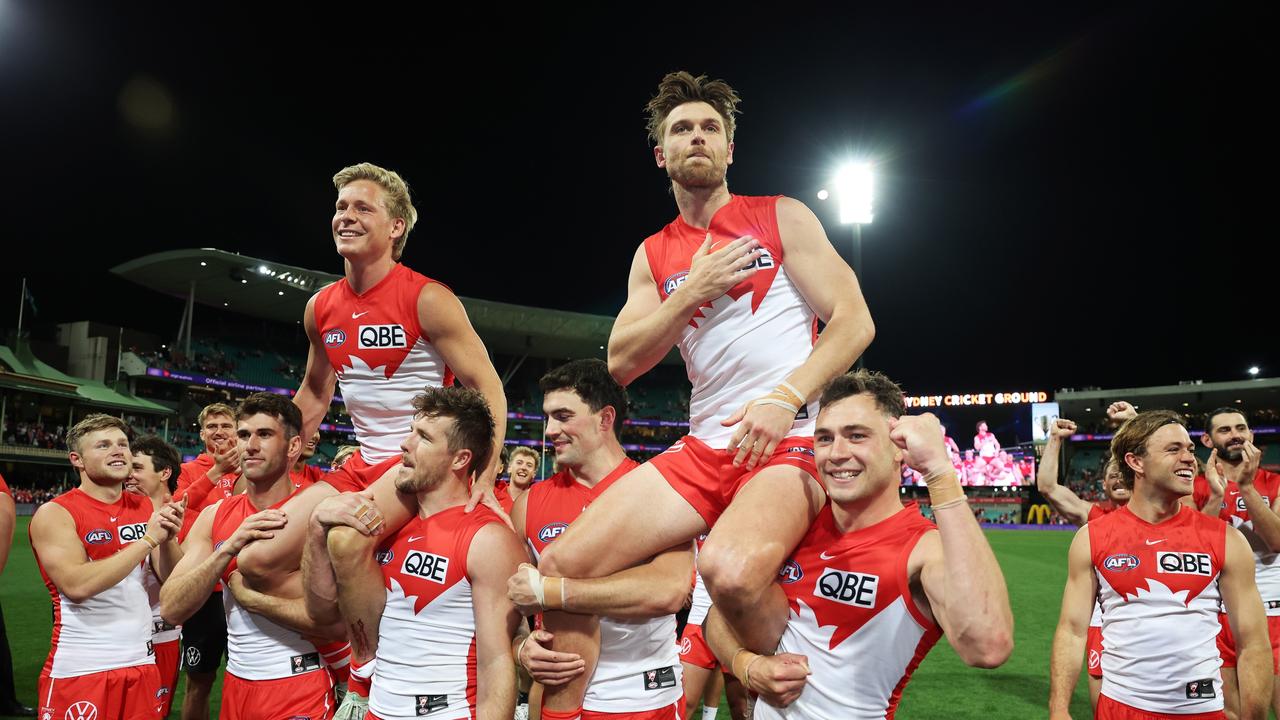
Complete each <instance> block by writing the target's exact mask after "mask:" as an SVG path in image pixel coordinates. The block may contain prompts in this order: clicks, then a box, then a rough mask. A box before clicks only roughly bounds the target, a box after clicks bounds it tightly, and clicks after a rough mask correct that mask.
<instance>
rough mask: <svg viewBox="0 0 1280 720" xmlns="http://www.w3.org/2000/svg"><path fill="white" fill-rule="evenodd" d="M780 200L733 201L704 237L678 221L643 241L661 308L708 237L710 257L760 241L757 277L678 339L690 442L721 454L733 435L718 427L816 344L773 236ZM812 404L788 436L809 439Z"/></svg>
mask: <svg viewBox="0 0 1280 720" xmlns="http://www.w3.org/2000/svg"><path fill="white" fill-rule="evenodd" d="M777 207H778V197H777V196H773V197H747V196H743V195H734V196H732V197H731V198H730V200H729V204H728V205H725V206H724V207H722V208H720V209H719V210H718V211H716V214H715V216H714V217H712V219H711V226H710V227H709V228H707V229H706V230H703V229H701V228H695V227H691V226H690V225H687V224H686V223H685V221H684V220H683V219H682V218H680V217H679V216H677V217H676V219H675V220H673V221H671V223H670V224H669V225H667V226H666V227H665V228H663V229H662V230H661V231H659V232H658V233H656V234H654V235H652V236H650V237H649V238H647V239H646V240H645V241H644V251H645V255H646V257H647V258H648V260H649V271H650V272H651V273H652V274H653V279H654V282H656V283H657V285H658V296H659V297H660V298H661V299H662V300H663V301H665V300H666V299H667V298H668V297H669V296H670V295H671V293H673V292H675V291H676V289H677V288H679V287H680V285H681V284H682V283H683V282H684V280H685V278H686V277H688V275H689V265H690V262H691V260H692V259H693V254H694V252H696V251H697V250H698V248H699V247H701V246H702V243H703V242H705V240H706V235H707V233H708V232H710V233H711V237H712V241H713V245H712V248H711V249H712V250H717V249H719V248H721V247H724V245H725V244H727V243H730V242H733V241H734V240H736V239H738V238H740V237H743V236H745V235H750V236H752V237H754V238H756V239H757V240H759V241H760V246H761V250H762V254H761V256H760V258H759V259H758V260H757V261H756V267H757V268H758V269H757V270H756V273H755V274H754V275H752V276H751V277H750V278H748V279H747V280H744V281H742V282H741V283H738V284H737V285H735V286H734V287H732V288H730V289H729V291H728V292H727V293H725V294H724V295H722V296H720V297H718V298H716V299H715V300H713V301H711V302H710V303H707V304H704V305H703V306H702V307H701V308H699V309H698V311H697V312H695V313H694V314H693V317H692V318H691V319H690V320H689V326H688V327H686V328H685V329H684V331H683V333H682V334H681V336H680V342H679V343H678V344H679V347H680V354H681V356H683V357H684V363H685V368H686V369H687V371H688V373H689V382H691V383H692V384H693V392H692V395H691V398H690V402H689V434H690V435H692V436H693V437H695V438H698V439H699V440H701V441H703V442H705V443H706V444H707V445H709V446H711V447H713V448H720V447H724V445H725V444H726V443H728V441H729V438H730V437H731V436H732V435H733V431H734V428H732V427H724V426H722V425H721V424H720V423H721V421H723V420H725V419H726V418H728V417H729V416H730V415H732V414H733V413H735V412H737V411H738V409H739V408H741V407H742V405H743V403H745V402H746V401H748V400H750V399H752V398H757V397H760V396H762V395H766V394H768V393H769V392H770V391H771V390H773V389H774V388H775V387H777V385H778V383H780V382H782V381H783V380H785V379H786V377H787V375H789V374H790V373H791V371H793V370H795V369H796V368H798V367H800V365H802V364H803V363H804V361H805V360H807V359H809V353H810V352H811V351H812V350H813V344H814V342H816V341H817V338H818V320H817V317H816V316H815V315H814V313H813V310H812V309H811V308H810V307H809V305H808V303H806V302H805V300H804V298H803V297H802V296H801V295H800V291H799V290H797V289H796V286H795V284H794V283H792V281H791V278H790V277H788V276H787V271H786V267H785V262H784V258H783V255H782V237H781V234H780V233H779V231H778V211H777ZM817 412H818V407H817V400H816V399H815V400H814V401H813V402H811V403H810V404H809V407H808V408H801V411H800V413H799V414H798V415H797V416H796V422H795V424H794V425H793V426H792V428H791V432H790V433H789V434H790V435H799V436H805V435H813V418H814V417H816V415H817Z"/></svg>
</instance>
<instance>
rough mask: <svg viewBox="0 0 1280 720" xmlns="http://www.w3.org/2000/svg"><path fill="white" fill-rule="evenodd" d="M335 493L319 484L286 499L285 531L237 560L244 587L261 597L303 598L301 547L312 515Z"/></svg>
mask: <svg viewBox="0 0 1280 720" xmlns="http://www.w3.org/2000/svg"><path fill="white" fill-rule="evenodd" d="M337 494H338V491H337V490H335V489H334V488H333V486H332V485H330V484H329V483H327V482H318V483H316V484H314V485H312V486H311V487H309V488H306V489H304V490H302V492H299V493H298V494H296V495H294V496H293V497H291V498H289V500H288V501H287V502H285V504H284V506H283V507H282V508H281V509H282V510H283V511H284V514H285V517H286V518H287V519H286V521H285V525H284V527H282V528H280V529H279V530H276V531H275V533H274V537H271V538H267V539H263V540H256V541H254V542H251V543H249V544H248V545H246V546H245V547H244V550H241V551H240V555H239V556H237V560H236V566H237V567H238V568H239V570H240V574H241V575H242V576H244V581H245V584H246V585H248V586H249V587H250V588H252V589H254V590H257V591H258V592H261V593H266V594H268V595H274V596H276V597H282V598H300V597H302V580H301V575H300V573H299V572H298V568H300V567H301V566H302V546H303V543H305V542H306V539H307V522H308V521H309V520H310V519H311V511H313V510H315V509H316V506H317V505H319V504H320V503H321V501H323V500H324V499H325V498H329V497H332V496H334V495H337Z"/></svg>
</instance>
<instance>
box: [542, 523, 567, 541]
mask: <svg viewBox="0 0 1280 720" xmlns="http://www.w3.org/2000/svg"><path fill="white" fill-rule="evenodd" d="M568 527H569V526H568V525H566V524H565V523H562V522H553V523H547V524H546V525H543V526H542V529H541V530H539V531H538V539H539V540H541V541H542V542H544V543H548V542H551V541H552V540H555V539H556V538H558V537H560V533H563V532H564V531H565V530H566V529H568Z"/></svg>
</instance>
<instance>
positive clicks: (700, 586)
mask: <svg viewBox="0 0 1280 720" xmlns="http://www.w3.org/2000/svg"><path fill="white" fill-rule="evenodd" d="M706 541H707V534H706V533H703V534H701V535H699V536H698V539H697V541H696V547H697V552H702V544H703V543H704V542H706ZM693 578H694V579H693V598H692V599H691V600H690V602H689V620H688V623H689V624H690V625H701V624H702V621H703V620H706V619H707V613H709V612H711V594H710V593H708V592H707V584H706V583H704V582H702V573H700V572H698V570H697V568H696V567H695V568H694V571H693Z"/></svg>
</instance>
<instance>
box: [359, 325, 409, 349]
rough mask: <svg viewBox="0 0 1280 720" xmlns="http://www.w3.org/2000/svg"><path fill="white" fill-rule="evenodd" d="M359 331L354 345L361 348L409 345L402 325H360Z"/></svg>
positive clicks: (404, 346)
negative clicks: (357, 340)
mask: <svg viewBox="0 0 1280 720" xmlns="http://www.w3.org/2000/svg"><path fill="white" fill-rule="evenodd" d="M359 333H360V334H359V338H358V339H359V342H358V343H357V344H356V347H358V348H360V349H361V350H382V349H385V348H406V347H409V343H408V341H407V340H406V338H405V334H404V326H402V325H361V326H360V331H359Z"/></svg>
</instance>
